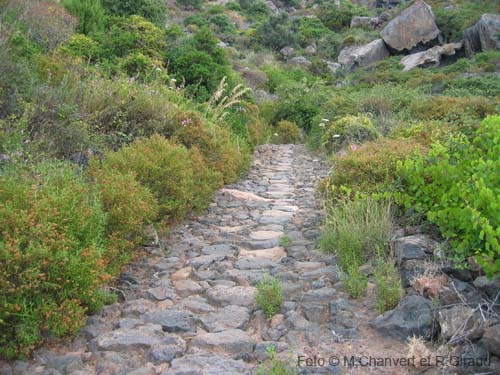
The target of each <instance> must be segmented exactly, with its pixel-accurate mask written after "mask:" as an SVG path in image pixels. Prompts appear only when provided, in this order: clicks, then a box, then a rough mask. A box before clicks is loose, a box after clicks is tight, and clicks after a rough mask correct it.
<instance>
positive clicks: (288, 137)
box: [275, 120, 300, 144]
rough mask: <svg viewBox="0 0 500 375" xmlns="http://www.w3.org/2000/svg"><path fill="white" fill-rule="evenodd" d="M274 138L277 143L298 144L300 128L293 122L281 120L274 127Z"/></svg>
mask: <svg viewBox="0 0 500 375" xmlns="http://www.w3.org/2000/svg"><path fill="white" fill-rule="evenodd" d="M275 138H276V141H277V142H278V143H283V144H288V143H298V142H300V128H299V127H298V126H297V125H295V124H294V123H293V122H290V121H285V120H281V121H280V122H278V125H276V135H275Z"/></svg>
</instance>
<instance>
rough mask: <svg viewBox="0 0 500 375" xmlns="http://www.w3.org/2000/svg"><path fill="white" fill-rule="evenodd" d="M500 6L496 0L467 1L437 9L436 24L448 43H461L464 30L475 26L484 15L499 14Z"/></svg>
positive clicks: (435, 9)
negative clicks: (450, 7)
mask: <svg viewBox="0 0 500 375" xmlns="http://www.w3.org/2000/svg"><path fill="white" fill-rule="evenodd" d="M498 12H500V5H499V4H498V2H496V1H495V0H484V1H480V2H477V1H467V2H464V1H462V2H460V3H459V4H457V5H454V6H453V7H452V9H449V8H448V7H446V8H444V7H435V8H434V14H435V15H436V23H437V25H438V27H439V30H441V33H442V34H443V36H444V37H445V39H446V40H447V41H459V40H461V38H462V33H463V30H465V29H466V28H468V27H470V26H472V25H474V24H475V23H476V22H477V21H478V20H479V19H480V18H481V16H482V15H483V14H484V13H498Z"/></svg>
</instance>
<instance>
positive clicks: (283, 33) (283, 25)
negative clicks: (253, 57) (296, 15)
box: [256, 12, 296, 51]
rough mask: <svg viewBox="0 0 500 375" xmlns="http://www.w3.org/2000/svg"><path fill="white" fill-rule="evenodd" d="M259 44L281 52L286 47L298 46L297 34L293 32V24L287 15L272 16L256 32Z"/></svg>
mask: <svg viewBox="0 0 500 375" xmlns="http://www.w3.org/2000/svg"><path fill="white" fill-rule="evenodd" d="M256 33H257V37H258V39H259V42H260V43H261V44H262V45H263V46H265V47H268V48H270V49H272V50H274V51H279V50H280V49H282V48H283V47H285V46H293V45H295V44H296V34H295V32H294V31H293V30H292V23H291V21H290V19H289V17H288V14H287V13H284V12H283V13H279V14H278V15H272V16H271V17H269V19H268V20H267V21H266V22H263V23H262V24H260V25H259V26H258V27H257V30H256Z"/></svg>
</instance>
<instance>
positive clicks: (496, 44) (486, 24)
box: [463, 14, 500, 57]
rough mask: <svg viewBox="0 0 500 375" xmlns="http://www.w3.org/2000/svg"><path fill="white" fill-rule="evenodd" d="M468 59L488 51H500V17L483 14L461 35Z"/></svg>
mask: <svg viewBox="0 0 500 375" xmlns="http://www.w3.org/2000/svg"><path fill="white" fill-rule="evenodd" d="M463 39H464V44H465V53H466V55H467V56H468V57H470V56H472V55H474V54H475V53H478V52H483V51H487V50H490V49H500V15H499V14H483V15H482V17H481V19H480V20H479V21H478V22H477V23H476V24H475V25H474V26H472V27H469V28H468V29H466V30H465V31H464V33H463Z"/></svg>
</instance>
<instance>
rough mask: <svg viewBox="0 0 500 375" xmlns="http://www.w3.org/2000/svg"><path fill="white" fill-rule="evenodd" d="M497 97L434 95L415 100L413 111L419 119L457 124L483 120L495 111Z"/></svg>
mask: <svg viewBox="0 0 500 375" xmlns="http://www.w3.org/2000/svg"><path fill="white" fill-rule="evenodd" d="M495 104H496V105H498V99H497V103H495V99H489V98H485V97H465V98H457V97H448V96H433V97H429V98H428V99H427V100H425V101H415V102H414V104H413V105H412V106H411V112H412V114H413V116H414V117H415V118H417V119H422V120H444V121H448V122H453V123H456V124H460V123H463V121H464V120H467V119H473V120H478V121H479V120H481V119H483V118H484V117H486V116H488V115H491V114H494V113H495Z"/></svg>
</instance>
